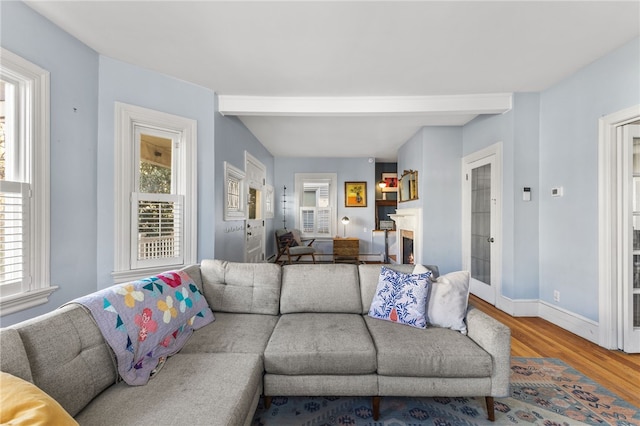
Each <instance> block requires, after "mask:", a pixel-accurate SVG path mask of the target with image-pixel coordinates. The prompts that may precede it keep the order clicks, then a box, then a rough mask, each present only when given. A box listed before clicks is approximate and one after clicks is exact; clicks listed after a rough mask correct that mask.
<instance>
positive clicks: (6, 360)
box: [0, 328, 33, 383]
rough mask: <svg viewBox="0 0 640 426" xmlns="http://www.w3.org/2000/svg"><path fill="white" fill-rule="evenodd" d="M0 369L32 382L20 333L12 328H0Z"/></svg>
mask: <svg viewBox="0 0 640 426" xmlns="http://www.w3.org/2000/svg"><path fill="white" fill-rule="evenodd" d="M0 371H4V372H5V373H9V374H13V375H14V376H16V377H20V378H21V379H24V380H26V381H28V382H31V383H33V377H32V376H31V367H30V366H29V360H28V359H27V352H26V351H25V349H24V345H23V344H22V339H21V338H20V334H18V332H17V331H16V330H14V329H12V328H3V329H0Z"/></svg>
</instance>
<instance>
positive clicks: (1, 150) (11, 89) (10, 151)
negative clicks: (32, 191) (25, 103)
mask: <svg viewBox="0 0 640 426" xmlns="http://www.w3.org/2000/svg"><path fill="white" fill-rule="evenodd" d="M15 123H16V121H15V86H14V85H13V84H11V83H8V82H6V81H3V80H0V180H11V181H16V182H18V181H22V179H21V178H20V175H19V173H18V170H17V168H16V167H17V166H18V164H17V163H18V162H19V159H18V158H17V152H16V146H15V140H14V129H15Z"/></svg>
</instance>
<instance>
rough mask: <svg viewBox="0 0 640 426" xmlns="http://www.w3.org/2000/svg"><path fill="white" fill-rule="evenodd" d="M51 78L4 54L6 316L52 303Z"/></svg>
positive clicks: (0, 211)
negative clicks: (50, 215) (50, 296)
mask: <svg viewBox="0 0 640 426" xmlns="http://www.w3.org/2000/svg"><path fill="white" fill-rule="evenodd" d="M49 253H50V247H49V72H48V71H46V70H43V69H42V68H40V67H38V66H37V65H35V64H32V63H31V62H29V61H27V60H25V59H24V58H22V57H20V56H18V55H16V54H14V53H12V52H10V51H8V50H6V49H4V48H0V315H7V314H11V313H14V312H17V311H20V310H23V309H27V308H30V307H33V306H37V305H40V304H43V303H46V302H47V300H48V297H49V295H50V294H51V293H52V292H53V291H54V290H56V289H57V287H53V286H51V284H50V272H49V264H50V262H49V259H50V254H49Z"/></svg>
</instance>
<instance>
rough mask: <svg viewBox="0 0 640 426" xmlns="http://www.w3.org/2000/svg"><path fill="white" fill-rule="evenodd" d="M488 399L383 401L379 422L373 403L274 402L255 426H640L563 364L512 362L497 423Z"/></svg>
mask: <svg viewBox="0 0 640 426" xmlns="http://www.w3.org/2000/svg"><path fill="white" fill-rule="evenodd" d="M484 401H485V400H484V397H477V398H468V397H463V398H449V397H441V398H400V397H383V398H382V399H381V403H380V418H379V419H378V420H377V421H374V420H373V412H372V410H371V398H370V397H360V398H355V397H315V398H310V397H273V399H272V404H271V407H270V408H269V409H268V410H267V409H265V408H264V406H263V405H262V400H261V401H260V404H259V405H258V409H257V411H256V414H255V416H254V418H253V425H254V426H293V425H304V426H334V425H357V426H428V425H436V426H480V425H541V426H581V425H598V426H602V425H612V426H640V409H639V408H638V407H634V406H632V405H631V404H629V403H627V402H626V401H624V400H622V399H620V398H619V397H617V396H616V395H614V394H613V393H611V392H609V391H608V390H607V389H605V388H603V387H602V386H600V385H598V384H596V383H595V382H593V381H592V380H590V379H589V378H588V377H585V376H584V375H582V374H580V373H579V372H577V371H576V370H574V369H573V368H571V367H569V366H568V365H566V364H565V363H563V362H562V361H560V360H557V359H552V358H512V360H511V396H510V397H508V398H496V399H495V405H494V406H495V412H496V421H495V423H492V422H490V421H489V420H487V411H486V406H485V402H484Z"/></svg>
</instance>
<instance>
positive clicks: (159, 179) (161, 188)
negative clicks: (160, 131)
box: [139, 134, 172, 194]
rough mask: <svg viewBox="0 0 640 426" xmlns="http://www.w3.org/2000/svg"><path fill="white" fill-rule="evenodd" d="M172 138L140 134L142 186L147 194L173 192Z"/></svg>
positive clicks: (141, 190) (141, 189)
mask: <svg viewBox="0 0 640 426" xmlns="http://www.w3.org/2000/svg"><path fill="white" fill-rule="evenodd" d="M171 142H172V141H171V139H167V138H161V137H157V136H151V135H146V134H141V135H140V188H139V192H144V193H147V194H171V166H172V159H171V156H172V150H171V147H172V143H171Z"/></svg>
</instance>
